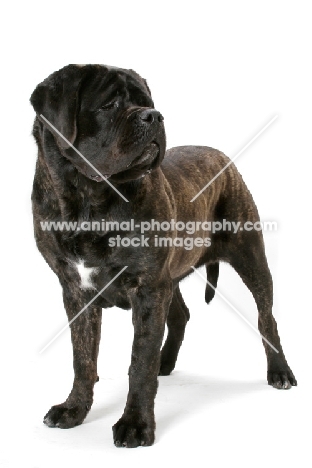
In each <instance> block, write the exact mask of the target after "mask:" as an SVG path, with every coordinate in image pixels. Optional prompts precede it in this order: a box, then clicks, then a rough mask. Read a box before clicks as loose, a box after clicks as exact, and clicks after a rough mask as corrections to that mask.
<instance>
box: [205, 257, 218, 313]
mask: <svg viewBox="0 0 312 468" xmlns="http://www.w3.org/2000/svg"><path fill="white" fill-rule="evenodd" d="M206 272H207V280H208V281H209V283H211V284H212V286H213V288H212V287H211V286H210V285H209V283H207V285H206V292H205V301H206V302H207V304H209V302H210V301H212V299H213V298H214V295H215V290H214V288H216V287H217V282H218V278H219V262H217V263H210V264H208V265H206Z"/></svg>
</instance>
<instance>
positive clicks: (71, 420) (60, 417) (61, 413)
mask: <svg viewBox="0 0 312 468" xmlns="http://www.w3.org/2000/svg"><path fill="white" fill-rule="evenodd" d="M90 407H91V405H88V404H86V405H79V406H78V405H77V406H71V407H69V406H68V405H66V403H63V404H61V405H56V406H52V408H51V409H50V411H48V413H47V414H46V415H45V417H44V419H43V422H44V424H46V425H47V426H48V427H59V428H60V429H70V428H71V427H75V426H79V424H81V423H82V422H83V420H84V419H85V417H86V416H87V414H88V412H89V410H90Z"/></svg>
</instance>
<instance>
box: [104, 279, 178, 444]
mask: <svg viewBox="0 0 312 468" xmlns="http://www.w3.org/2000/svg"><path fill="white" fill-rule="evenodd" d="M171 299H172V285H171V283H168V282H166V283H165V284H162V285H158V286H157V288H154V287H153V288H152V289H151V288H149V287H145V286H143V287H140V288H139V289H138V290H137V291H136V292H135V294H133V295H132V297H131V303H132V311H133V326H134V341H133V347H132V356H131V365H130V369H129V393H128V398H127V403H126V407H125V410H124V413H123V415H122V417H121V418H120V419H119V421H118V422H117V423H116V424H115V425H114V426H113V435H114V443H115V445H116V446H117V447H129V448H132V447H137V446H139V445H152V444H153V442H154V438H155V435H154V433H155V416H154V400H155V396H156V392H157V375H158V372H159V366H160V348H161V344H162V339H163V335H164V328H165V321H166V316H167V313H168V310H169V305H170V302H171Z"/></svg>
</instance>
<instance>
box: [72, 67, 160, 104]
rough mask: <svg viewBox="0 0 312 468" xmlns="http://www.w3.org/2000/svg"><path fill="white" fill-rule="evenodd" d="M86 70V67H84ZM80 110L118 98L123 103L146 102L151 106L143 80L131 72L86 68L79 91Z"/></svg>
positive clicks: (104, 68) (118, 69)
mask: <svg viewBox="0 0 312 468" xmlns="http://www.w3.org/2000/svg"><path fill="white" fill-rule="evenodd" d="M86 68H87V67H86ZM81 97H82V100H81V109H82V110H83V109H90V110H93V109H94V108H96V107H98V105H101V104H105V103H108V102H110V101H111V100H113V99H115V98H117V97H120V98H121V99H122V100H123V101H132V100H135V101H138V102H139V101H140V99H142V100H144V102H147V104H145V105H150V106H153V101H152V99H151V97H150V96H149V93H148V91H147V87H146V85H145V83H144V80H143V79H142V78H141V77H140V76H139V75H137V74H136V73H134V72H132V71H131V70H124V69H122V68H117V67H110V66H91V67H88V70H87V73H86V76H85V79H84V80H83V85H82V89H81Z"/></svg>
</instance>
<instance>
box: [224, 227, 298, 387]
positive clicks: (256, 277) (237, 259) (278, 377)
mask: <svg viewBox="0 0 312 468" xmlns="http://www.w3.org/2000/svg"><path fill="white" fill-rule="evenodd" d="M239 237H240V238H239V239H237V243H236V248H235V251H233V252H232V255H231V257H230V264H231V265H232V267H233V268H234V269H235V270H236V271H237V273H238V274H239V275H240V277H241V278H242V280H243V281H244V283H245V284H246V286H247V287H248V289H249V290H250V291H251V293H252V295H253V297H254V299H255V301H256V304H257V308H258V328H259V331H260V333H261V335H262V336H263V337H264V338H266V340H268V342H269V343H270V344H268V343H267V342H266V341H265V340H262V342H263V345H264V348H265V351H266V355H267V362H268V373H267V379H268V383H269V384H270V385H273V387H275V388H279V389H287V388H290V387H291V386H292V385H297V382H296V379H295V377H294V374H293V373H292V371H291V369H290V367H289V366H288V364H287V361H286V358H285V356H284V353H283V350H282V346H281V343H280V338H279V335H278V331H277V325H276V321H275V319H274V317H273V315H272V306H273V284H272V278H271V274H270V270H269V267H268V264H267V260H266V256H265V251H264V244H263V239H262V233H261V232H256V231H252V232H243V233H241V235H240V236H239ZM271 345H272V346H273V347H274V348H275V349H276V350H277V351H278V352H276V350H274V349H273V348H272V346H271Z"/></svg>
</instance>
